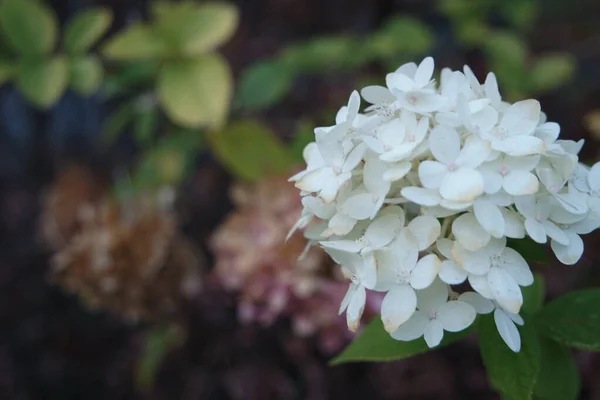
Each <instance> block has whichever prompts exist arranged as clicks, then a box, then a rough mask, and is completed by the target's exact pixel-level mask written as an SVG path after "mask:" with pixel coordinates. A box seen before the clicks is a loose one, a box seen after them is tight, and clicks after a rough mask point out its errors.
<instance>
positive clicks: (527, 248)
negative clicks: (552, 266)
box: [506, 237, 550, 264]
mask: <svg viewBox="0 0 600 400" xmlns="http://www.w3.org/2000/svg"><path fill="white" fill-rule="evenodd" d="M506 246H507V247H510V248H511V249H514V250H516V251H517V252H518V253H519V254H520V255H522V256H523V258H525V260H527V261H529V262H535V263H540V264H547V263H548V262H549V261H550V259H549V258H548V252H547V251H546V248H545V247H544V246H543V245H541V244H539V243H537V242H534V241H533V239H531V238H530V237H525V238H523V239H508V240H507V242H506Z"/></svg>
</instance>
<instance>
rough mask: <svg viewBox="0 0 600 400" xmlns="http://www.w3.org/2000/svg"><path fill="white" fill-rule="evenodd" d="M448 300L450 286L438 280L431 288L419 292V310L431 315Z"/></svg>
mask: <svg viewBox="0 0 600 400" xmlns="http://www.w3.org/2000/svg"><path fill="white" fill-rule="evenodd" d="M446 300H448V285H446V284H445V283H444V282H442V281H440V280H439V279H436V280H434V281H433V283H432V284H431V286H429V287H428V288H426V289H423V290H419V291H417V304H418V306H419V310H421V311H423V312H424V313H425V314H430V313H432V312H435V311H437V309H438V308H439V307H440V306H441V305H442V304H444V303H446Z"/></svg>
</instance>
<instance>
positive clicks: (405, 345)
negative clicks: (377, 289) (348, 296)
mask: <svg viewBox="0 0 600 400" xmlns="http://www.w3.org/2000/svg"><path fill="white" fill-rule="evenodd" d="M469 332H470V329H466V330H464V331H462V332H457V333H451V332H444V339H443V340H442V342H441V343H440V344H439V346H437V347H435V348H433V349H430V348H429V347H428V346H427V343H425V340H424V339H423V338H419V339H417V340H413V341H410V342H402V341H399V340H395V339H393V338H392V337H391V336H390V334H389V333H387V332H386V331H385V329H383V323H382V322H381V319H380V318H375V319H373V321H371V322H370V323H369V324H368V325H367V326H366V327H365V329H364V330H363V331H362V333H361V334H360V335H359V336H358V337H357V338H356V339H354V341H353V342H352V343H350V345H349V346H348V347H346V349H344V350H343V351H342V353H341V354H339V355H338V356H337V357H335V358H334V359H333V360H331V361H330V364H331V365H338V364H344V363H349V362H362V361H374V362H377V361H393V360H401V359H404V358H409V357H412V356H415V355H417V354H421V353H425V352H427V351H430V350H435V349H437V348H439V347H444V346H447V345H449V344H451V343H454V342H456V341H458V340H459V339H461V338H463V337H465V336H466V335H467V334H468V333H469Z"/></svg>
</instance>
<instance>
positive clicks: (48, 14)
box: [0, 0, 58, 56]
mask: <svg viewBox="0 0 600 400" xmlns="http://www.w3.org/2000/svg"><path fill="white" fill-rule="evenodd" d="M0 28H1V30H2V33H3V34H4V36H5V38H6V39H7V40H8V42H9V43H10V44H11V45H12V46H13V47H14V48H15V50H17V51H18V52H19V53H20V54H22V55H24V56H40V55H44V54H49V53H50V52H52V50H53V49H54V46H55V45H56V37H57V34H58V22H57V20H56V15H54V12H53V11H52V9H51V8H49V7H47V6H45V5H44V4H42V3H41V2H40V1H37V0H4V1H3V2H1V4H0Z"/></svg>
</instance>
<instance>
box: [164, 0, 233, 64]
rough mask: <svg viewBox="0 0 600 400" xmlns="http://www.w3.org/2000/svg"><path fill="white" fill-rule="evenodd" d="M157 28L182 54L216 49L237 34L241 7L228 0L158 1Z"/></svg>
mask: <svg viewBox="0 0 600 400" xmlns="http://www.w3.org/2000/svg"><path fill="white" fill-rule="evenodd" d="M153 14H154V16H155V18H156V20H157V29H158V31H159V32H160V35H161V37H163V38H164V39H165V40H166V41H167V42H168V43H169V44H170V45H171V46H173V48H175V49H177V50H178V52H179V53H180V54H181V55H186V56H197V55H200V54H204V53H207V52H209V51H212V50H214V49H215V48H217V47H218V46H220V45H222V44H223V43H225V42H226V41H227V40H229V38H231V36H232V35H233V34H234V32H235V30H236V28H237V25H238V19H239V16H238V11H237V8H235V6H233V5H232V4H227V3H204V4H196V3H191V2H182V3H177V4H173V3H165V2H159V3H155V5H154V8H153Z"/></svg>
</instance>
